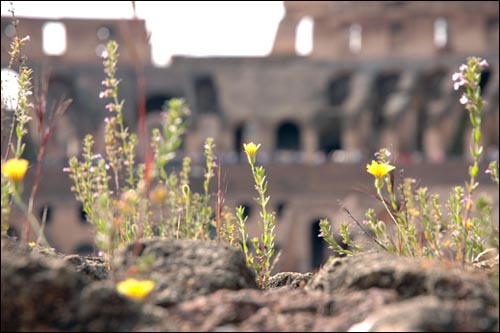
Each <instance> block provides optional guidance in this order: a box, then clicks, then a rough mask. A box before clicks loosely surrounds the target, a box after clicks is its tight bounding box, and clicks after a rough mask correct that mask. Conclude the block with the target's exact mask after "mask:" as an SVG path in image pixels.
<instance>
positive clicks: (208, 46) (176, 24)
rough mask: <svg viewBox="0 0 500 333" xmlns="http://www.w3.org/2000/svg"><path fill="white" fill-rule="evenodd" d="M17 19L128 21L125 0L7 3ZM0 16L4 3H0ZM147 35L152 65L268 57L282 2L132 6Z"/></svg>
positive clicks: (5, 11) (129, 9)
mask: <svg viewBox="0 0 500 333" xmlns="http://www.w3.org/2000/svg"><path fill="white" fill-rule="evenodd" d="M12 3H13V6H14V12H15V14H16V16H18V17H23V16H24V17H46V18H54V19H57V18H69V17H72V18H131V17H132V15H133V10H132V2H131V1H112V2H111V1H12ZM1 6H2V16H7V15H10V13H9V12H8V10H9V8H10V1H2V2H1ZM136 10H137V15H138V17H139V18H142V19H145V20H146V27H147V29H148V31H150V32H151V44H152V54H153V59H152V60H153V62H154V63H155V64H157V65H166V64H167V63H168V61H169V60H170V58H171V56H172V55H187V56H265V55H268V54H269V53H270V52H271V49H272V45H273V42H274V37H275V35H276V31H277V28H278V24H279V22H280V20H281V19H282V18H283V16H284V12H285V10H284V6H283V2H282V1H255V2H254V1H162V2H160V1H136Z"/></svg>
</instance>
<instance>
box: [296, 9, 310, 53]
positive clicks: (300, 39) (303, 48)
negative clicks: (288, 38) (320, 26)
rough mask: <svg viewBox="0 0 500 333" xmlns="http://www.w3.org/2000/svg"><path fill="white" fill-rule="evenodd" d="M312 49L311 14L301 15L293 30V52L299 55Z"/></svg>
mask: <svg viewBox="0 0 500 333" xmlns="http://www.w3.org/2000/svg"><path fill="white" fill-rule="evenodd" d="M313 49H314V19H313V18H312V16H305V17H303V18H302V19H301V20H300V22H299V24H297V30H296V32H295V52H297V54H298V55H300V56H307V55H310V54H311V53H312V51H313Z"/></svg>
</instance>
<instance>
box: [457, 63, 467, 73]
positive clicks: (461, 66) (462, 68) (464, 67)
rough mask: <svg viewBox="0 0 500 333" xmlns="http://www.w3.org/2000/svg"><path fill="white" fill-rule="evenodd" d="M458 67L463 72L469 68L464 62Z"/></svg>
mask: <svg viewBox="0 0 500 333" xmlns="http://www.w3.org/2000/svg"><path fill="white" fill-rule="evenodd" d="M458 69H460V71H461V72H465V70H466V69H467V65H466V64H462V65H460V67H459V68H458Z"/></svg>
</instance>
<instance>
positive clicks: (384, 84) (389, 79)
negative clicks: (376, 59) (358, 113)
mask: <svg viewBox="0 0 500 333" xmlns="http://www.w3.org/2000/svg"><path fill="white" fill-rule="evenodd" d="M399 76H400V75H399V73H397V72H392V73H380V74H379V75H377V77H376V79H375V81H374V82H373V91H374V93H375V96H374V100H373V103H374V105H373V116H372V124H373V128H374V129H375V130H377V129H380V127H382V126H383V125H384V124H385V117H384V113H383V111H384V106H385V103H386V102H387V100H388V99H389V97H390V95H391V94H393V93H394V92H396V90H397V88H398V83H399Z"/></svg>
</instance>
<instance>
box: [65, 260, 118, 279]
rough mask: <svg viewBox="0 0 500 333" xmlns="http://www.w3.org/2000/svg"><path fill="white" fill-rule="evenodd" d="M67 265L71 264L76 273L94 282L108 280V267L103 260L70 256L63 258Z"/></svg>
mask: <svg viewBox="0 0 500 333" xmlns="http://www.w3.org/2000/svg"><path fill="white" fill-rule="evenodd" d="M64 260H66V261H67V262H68V263H70V264H72V265H73V266H74V267H75V269H76V271H77V272H82V273H83V274H84V275H85V276H87V277H89V278H90V279H92V280H94V281H100V280H105V279H107V278H108V271H109V270H108V267H107V266H106V263H105V262H104V259H102V258H99V257H82V256H79V255H77V254H71V255H68V256H65V257H64Z"/></svg>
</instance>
